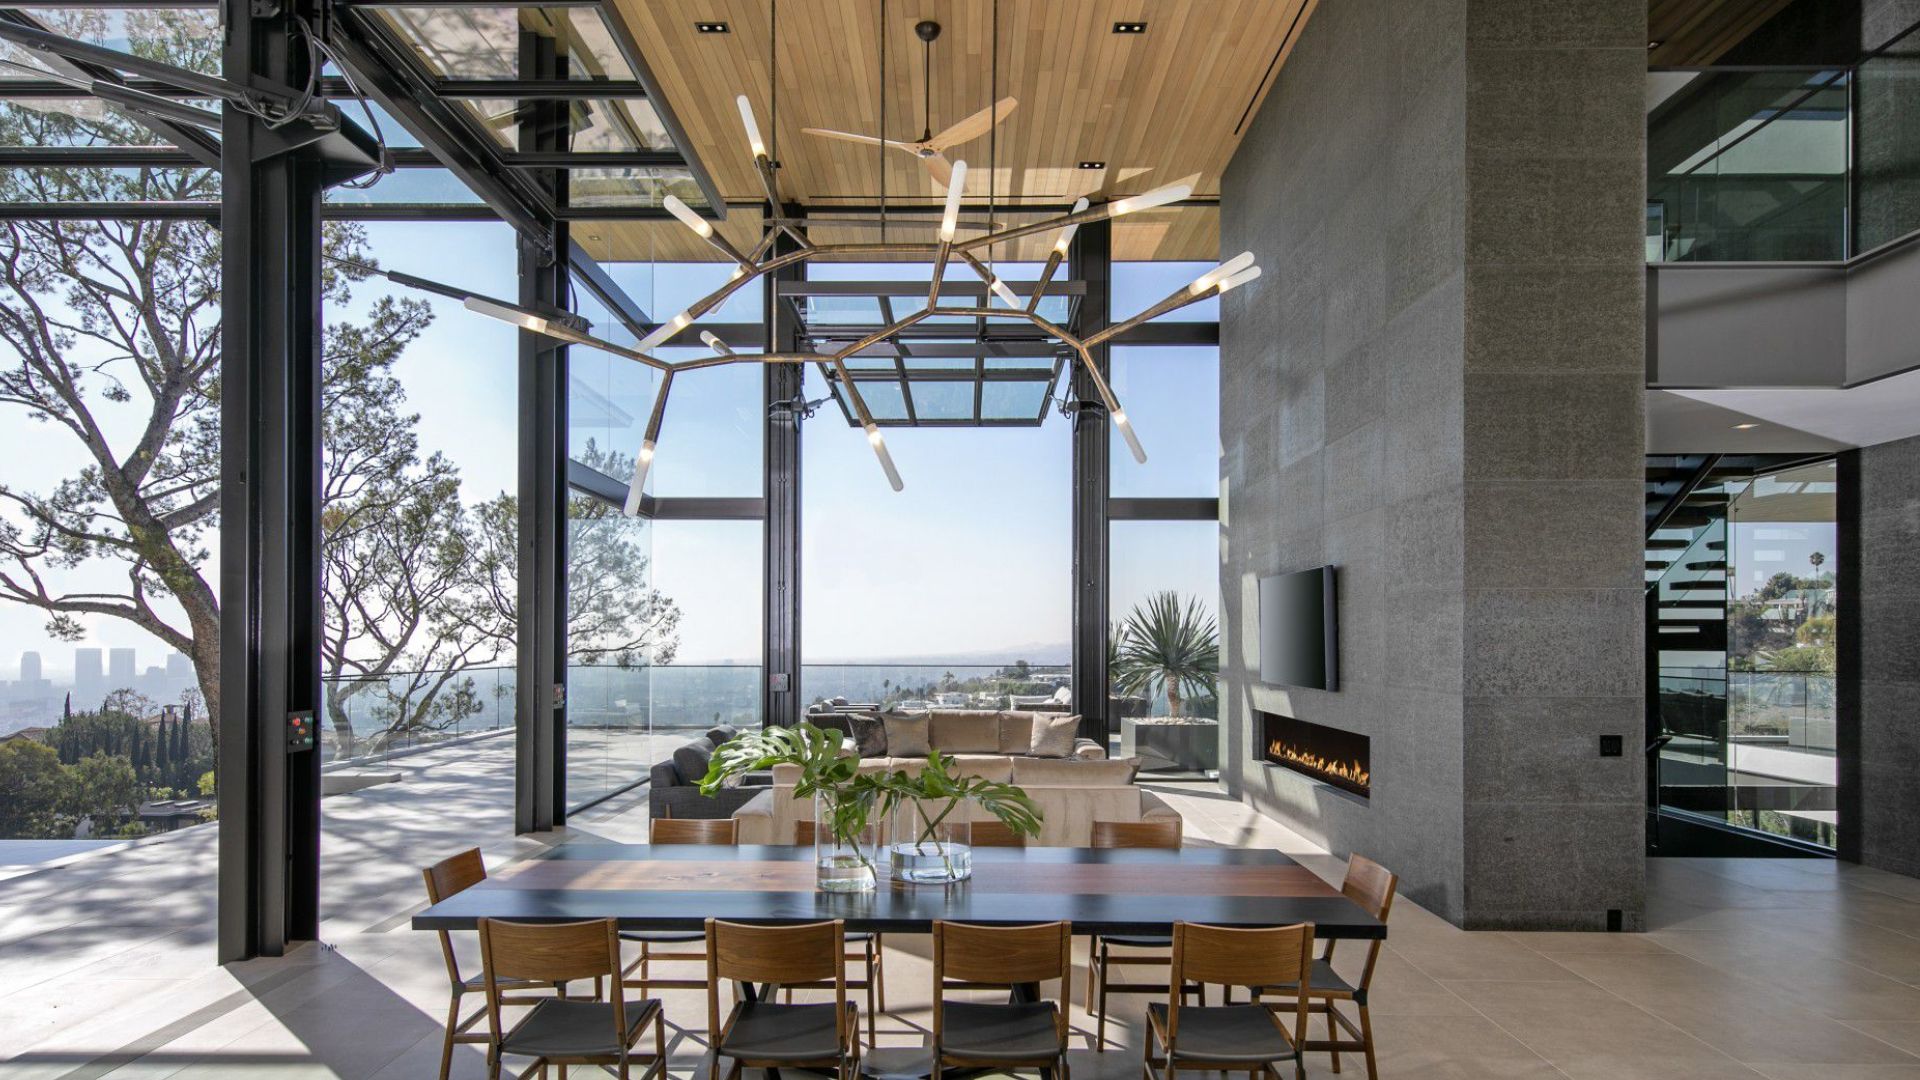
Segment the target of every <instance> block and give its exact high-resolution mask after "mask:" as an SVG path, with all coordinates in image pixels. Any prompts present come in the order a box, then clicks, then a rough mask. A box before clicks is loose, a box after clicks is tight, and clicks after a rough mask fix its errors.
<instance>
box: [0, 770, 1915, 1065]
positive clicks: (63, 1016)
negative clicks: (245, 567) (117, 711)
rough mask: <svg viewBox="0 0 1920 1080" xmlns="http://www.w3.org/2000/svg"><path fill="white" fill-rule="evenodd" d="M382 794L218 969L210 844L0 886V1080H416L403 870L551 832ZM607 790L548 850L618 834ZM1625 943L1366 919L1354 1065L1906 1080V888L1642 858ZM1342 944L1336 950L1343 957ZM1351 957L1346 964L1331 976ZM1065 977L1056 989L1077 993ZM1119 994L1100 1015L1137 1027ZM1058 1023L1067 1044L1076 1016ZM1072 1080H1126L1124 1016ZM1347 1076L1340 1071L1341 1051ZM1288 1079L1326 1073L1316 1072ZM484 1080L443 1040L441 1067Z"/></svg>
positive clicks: (1909, 992)
mask: <svg viewBox="0 0 1920 1080" xmlns="http://www.w3.org/2000/svg"><path fill="white" fill-rule="evenodd" d="M393 767H394V768H395V769H398V770H399V771H401V772H402V773H403V780H402V782H401V783H399V784H396V785H387V786H383V787H379V788H372V789H368V790H366V791H363V792H360V793H358V794H355V795H348V796H340V797H336V798H333V799H329V800H327V802H326V804H325V808H326V827H327V834H326V842H325V860H326V866H327V871H328V873H327V876H326V886H325V895H324V898H323V901H324V904H325V907H324V910H325V912H327V913H328V918H327V919H326V921H325V923H324V926H323V930H322V936H323V939H324V941H325V944H324V945H321V946H307V947H304V948H302V949H300V950H298V951H297V952H296V953H295V954H293V955H290V956H288V957H285V958H281V959H275V960H260V961H253V962H249V963H245V964H238V965H233V966H232V967H229V968H226V969H221V968H217V967H215V966H213V964H212V963H211V962H210V958H211V954H212V947H213V946H212V921H211V916H212V910H213V848H214V836H213V832H212V830H211V829H196V830H189V831H187V832H185V833H180V834H175V835H173V836H171V837H168V838H164V839H161V840H159V841H157V842H142V843H139V844H136V845H133V846H131V847H127V848H117V849H114V850H110V851H106V852H103V853H100V854H96V855H91V856H84V857H81V858H78V859H74V860H71V861H66V862H64V863H56V864H54V865H52V866H51V867H50V868H47V869H43V870H39V871H31V870H29V871H25V872H22V871H19V870H13V871H12V873H13V874H14V876H12V877H10V878H7V879H6V880H0V1078H6V1080H12V1078H27V1077H32V1078H41V1077H47V1078H52V1077H76V1078H77V1077H87V1078H92V1077H108V1076H110V1077H113V1078H115V1080H125V1078H135V1077H138V1078H142V1080H146V1078H159V1077H179V1078H188V1077H256V1076H258V1077H302V1078H304V1077H339V1078H359V1077H378V1078H382V1080H385V1078H399V1077H430V1076H432V1075H433V1074H434V1072H435V1069H436V1067H437V1064H438V1055H439V1039H440V1027H439V1025H440V1018H441V1016H442V1015H443V1011H444V1009H445V1002H446V998H445V976H444V973H443V970H442V968H441V964H440V958H439V954H438V951H437V948H436V946H435V944H434V941H433V939H432V937H431V936H429V935H426V934H416V933H414V932H412V931H410V930H409V929H408V928H407V925H406V921H407V917H408V916H409V915H410V914H411V913H412V911H413V910H415V908H416V907H418V906H419V903H420V898H419V888H420V884H419V876H418V871H417V869H416V868H417V867H418V866H419V865H420V864H422V863H424V862H428V861H431V860H432V859H434V858H437V857H439V856H440V855H442V854H445V853H447V852H450V851H453V850H456V849H458V848H459V847H461V846H464V845H466V844H468V843H471V842H473V840H474V839H475V838H478V839H479V840H480V841H481V843H482V846H483V848H484V849H485V851H486V854H487V857H488V859H489V861H490V862H491V863H492V864H494V865H496V866H497V865H499V864H501V863H503V862H505V861H507V860H509V859H513V858H517V857H522V856H524V855H526V854H529V853H532V852H534V851H537V850H539V849H540V847H541V845H542V844H544V843H552V842H555V841H562V840H564V839H566V838H567V837H566V836H558V837H541V838H518V839H516V838H513V837H512V836H511V835H510V828H509V822H508V810H507V806H506V804H507V802H508V801H510V794H509V793H508V786H507V785H508V780H509V771H508V770H509V763H508V761H507V760H505V754H504V753H495V752H492V751H490V750H486V749H475V748H452V749H448V750H444V751H435V752H433V753H429V754H423V755H418V756H416V757H413V758H405V759H399V760H397V761H395V762H394V765H393ZM1167 797H1168V798H1169V799H1170V801H1172V802H1173V803H1174V804H1175V805H1176V806H1178V807H1179V808H1180V810H1181V811H1182V813H1184V814H1185V815H1186V817H1187V821H1188V824H1189V828H1190V834H1191V835H1192V836H1193V837H1195V838H1196V839H1200V840H1205V841H1211V842H1216V843H1237V844H1259V845H1265V846H1272V847H1278V848H1280V849H1282V850H1284V851H1286V852H1288V853H1289V854H1291V855H1294V856H1295V857H1296V858H1299V859H1300V860H1301V861H1302V862H1304V863H1305V864H1306V865H1308V866H1310V867H1312V868H1313V869H1315V870H1316V871H1318V872H1320V873H1321V874H1323V875H1325V876H1328V877H1334V876H1336V875H1337V874H1338V872H1339V864H1338V862H1337V861H1336V860H1334V859H1332V858H1330V857H1329V856H1327V855H1326V854H1325V853H1324V852H1321V851H1319V850H1318V849H1316V848H1314V847H1312V846H1311V845H1309V844H1307V843H1306V842H1305V841H1303V840H1302V839H1301V838H1300V837H1298V836H1296V835H1294V834H1293V833H1291V832H1289V831H1287V830H1285V829H1283V828H1281V827H1279V826H1277V825H1275V824H1274V823H1272V822H1270V821H1267V820H1265V819H1263V818H1261V817H1259V816H1258V815H1255V814H1253V813H1251V812H1249V811H1248V810H1246V809H1245V808H1244V807H1242V806H1241V805H1239V804H1238V803H1235V802H1233V801H1231V800H1228V799H1226V798H1224V797H1223V796H1220V795H1218V794H1216V793H1214V792H1212V791H1210V790H1207V789H1203V788H1197V787H1191V786H1186V785H1180V786H1174V787H1170V788H1168V789H1167ZM644 828H645V804H644V799H642V798H639V797H627V798H623V799H620V800H616V801H615V802H614V803H612V804H609V805H606V806H603V807H600V808H598V809H596V810H594V811H592V812H589V813H587V814H585V815H583V816H582V818H581V819H577V820H576V821H575V823H574V828H573V829H571V830H570V831H569V834H568V835H573V836H588V837H594V838H604V839H613V840H636V839H640V838H642V836H643V834H644ZM1648 891H1649V896H1650V911H1649V918H1648V923H1649V925H1650V926H1651V927H1652V928H1653V929H1652V930H1651V931H1650V932H1648V933H1646V934H1638V935H1579V934H1502V933H1465V932H1462V931H1459V930H1456V929H1454V928H1453V927H1451V926H1449V925H1447V924H1446V923H1444V922H1442V921H1441V920H1439V919H1437V918H1435V917H1433V916H1431V915H1429V914H1427V913H1426V912H1424V911H1421V910H1420V909H1418V908H1417V907H1415V906H1413V905H1411V904H1408V903H1404V902H1403V903H1401V904H1400V905H1399V906H1397V908H1396V910H1395V911H1394V917H1393V922H1392V939H1391V943H1390V944H1389V946H1388V948H1387V950H1386V952H1385V954H1384V955H1383V957H1382V959H1381V963H1380V968H1379V972H1378V975H1377V978H1376V990H1375V994H1376V998H1375V1000H1376V1007H1375V1014H1374V1015H1375V1026H1376V1028H1377V1031H1378V1035H1379V1040H1380V1071H1381V1074H1382V1075H1384V1076H1386V1077H1392V1078H1409V1080H1411V1078H1436V1080H1451V1078H1461V1080H1466V1078H1473V1080H1532V1078H1551V1080H1589V1078H1591V1080H1600V1078H1607V1080H1655V1078H1658V1080H1762V1078H1769V1080H1782V1078H1787V1077H1793V1078H1796V1080H1799V1078H1807V1077H1813V1078H1830V1080H1909V1078H1910V1080H1920V881H1916V880H1913V879H1908V878H1901V877H1897V876H1893V875H1888V874H1882V873H1879V872H1876V871H1871V870H1863V869H1860V868H1858V867H1848V866H1840V865H1837V864H1833V863H1828V862H1815V861H1779V862H1762V861H1753V860H1722V861H1713V860H1655V861H1653V862H1652V863H1651V864H1650V866H1649V890H1648ZM888 945H889V949H888V958H887V962H888V983H889V989H890V991H891V994H890V1001H889V1004H890V1005H892V1006H893V1012H892V1013H890V1014H888V1015H886V1016H885V1017H883V1019H882V1022H881V1042H882V1044H897V1045H910V1044H912V1043H914V1042H917V1040H918V1038H919V1035H920V1031H921V1029H922V1027H923V1025H924V1024H925V1023H926V1019H927V1011H926V1002H927V986H926V984H927V982H928V979H929V977H930V976H929V970H928V963H927V955H926V952H927V950H926V946H925V942H924V941H923V940H920V939H914V938H892V939H889V941H888ZM1357 953H1358V951H1357V950H1356V951H1355V955H1357ZM1349 959H1351V957H1350V958H1349ZM1081 985H1082V984H1081V982H1080V981H1079V980H1076V982H1075V987H1074V993H1075V994H1076V995H1077V994H1078V993H1079V992H1080V987H1081ZM1144 1005H1145V1002H1144V1000H1143V999H1132V1000H1129V999H1125V998H1122V999H1120V1004H1119V1007H1118V1009H1117V1010H1116V1012H1117V1013H1118V1014H1120V1015H1124V1016H1126V1017H1128V1018H1130V1019H1131V1018H1137V1017H1138V1015H1139V1013H1140V1011H1141V1010H1142V1009H1143V1008H1144ZM704 1009H705V1005H704V1000H703V995H701V994H699V993H696V992H670V993H669V994H668V998H667V1014H668V1017H669V1019H670V1020H673V1021H676V1022H678V1023H682V1024H692V1025H693V1026H694V1030H691V1031H688V1030H680V1031H678V1032H677V1033H676V1034H675V1038H674V1062H673V1070H672V1071H673V1073H674V1074H675V1076H677V1077H690V1076H692V1075H694V1074H695V1073H696V1072H699V1071H702V1070H700V1069H699V1068H698V1067H699V1065H700V1063H701V1059H702V1050H703V1047H702V1045H701V1044H700V1041H699V1034H700V1033H699V1030H698V1029H699V1027H700V1026H702V1025H703V1024H704ZM1073 1020H1074V1023H1075V1026H1076V1029H1077V1030H1078V1031H1079V1032H1081V1033H1082V1034H1081V1035H1080V1036H1077V1037H1076V1040H1075V1045H1076V1047H1084V1046H1086V1045H1087V1037H1088V1036H1089V1035H1090V1033H1091V1030H1092V1028H1091V1024H1090V1023H1089V1022H1088V1020H1089V1018H1088V1017H1087V1016H1086V1015H1085V1013H1084V1012H1083V1011H1081V1010H1080V1008H1079V1007H1078V1006H1076V1007H1075V1010H1074V1015H1073ZM1109 1032H1110V1034H1116V1035H1117V1037H1118V1039H1119V1041H1120V1043H1121V1045H1120V1046H1118V1047H1116V1048H1114V1049H1112V1050H1109V1051H1108V1052H1106V1053H1104V1054H1097V1053H1095V1052H1094V1051H1092V1050H1091V1049H1076V1051H1075V1057H1074V1061H1073V1066H1074V1069H1075V1071H1076V1075H1078V1076H1080V1077H1082V1080H1087V1078H1091V1077H1095V1076H1103V1077H1104V1076H1111V1077H1129V1078H1130V1077H1135V1076H1138V1075H1139V1073H1138V1071H1137V1070H1138V1061H1139V1058H1138V1044H1137V1040H1138V1034H1139V1029H1138V1025H1137V1023H1129V1024H1127V1025H1125V1026H1123V1027H1121V1028H1120V1029H1119V1030H1118V1031H1117V1032H1116V1031H1115V1029H1113V1028H1111V1027H1110V1028H1109ZM1343 1064H1344V1066H1345V1072H1346V1074H1348V1075H1364V1070H1363V1069H1361V1068H1360V1067H1359V1063H1358V1062H1357V1061H1355V1060H1353V1059H1347V1060H1346V1061H1345V1062H1344V1063H1343ZM1308 1068H1309V1072H1310V1073H1311V1074H1313V1075H1316V1076H1325V1075H1329V1073H1330V1069H1329V1063H1328V1061H1327V1059H1326V1057H1325V1056H1323V1055H1316V1056H1314V1057H1312V1058H1310V1059H1309V1062H1308ZM483 1073H484V1069H483V1060H482V1056H481V1054H480V1052H479V1050H478V1049H475V1048H472V1047H463V1048H461V1050H460V1053H459V1055H458V1056H457V1058H456V1066H455V1075H456V1076H460V1077H477V1076H481V1075H483Z"/></svg>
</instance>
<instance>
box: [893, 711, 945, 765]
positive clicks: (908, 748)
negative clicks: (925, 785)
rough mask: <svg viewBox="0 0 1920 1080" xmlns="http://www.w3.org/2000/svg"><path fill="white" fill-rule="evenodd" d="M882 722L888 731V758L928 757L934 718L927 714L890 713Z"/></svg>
mask: <svg viewBox="0 0 1920 1080" xmlns="http://www.w3.org/2000/svg"><path fill="white" fill-rule="evenodd" d="M881 722H882V723H883V724H884V725H885V727H886V730H887V756H888V757H926V756H927V752H928V750H929V749H930V747H929V745H928V742H927V736H928V735H929V733H930V732H931V729H932V727H933V718H932V717H931V716H929V715H927V714H926V713H888V714H886V716H885V717H883V718H882V720H881Z"/></svg>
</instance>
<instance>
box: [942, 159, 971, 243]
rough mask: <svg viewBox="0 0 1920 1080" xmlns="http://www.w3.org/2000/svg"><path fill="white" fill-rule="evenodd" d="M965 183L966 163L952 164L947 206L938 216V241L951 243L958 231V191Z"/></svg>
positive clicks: (948, 183) (957, 162) (948, 182)
mask: <svg viewBox="0 0 1920 1080" xmlns="http://www.w3.org/2000/svg"><path fill="white" fill-rule="evenodd" d="M966 183H967V163H966V162H964V161H956V162H954V163H953V176H952V178H950V179H949V180H948V181H947V205H946V209H945V210H944V211H943V212H942V213H941V215H940V240H941V242H942V243H952V242H953V237H954V234H955V233H957V232H959V231H960V190H961V189H962V188H963V187H965V186H966Z"/></svg>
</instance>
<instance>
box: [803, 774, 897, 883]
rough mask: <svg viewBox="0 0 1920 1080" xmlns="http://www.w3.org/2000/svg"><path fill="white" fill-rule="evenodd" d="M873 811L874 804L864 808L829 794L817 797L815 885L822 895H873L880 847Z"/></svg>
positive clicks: (815, 815) (814, 836)
mask: <svg viewBox="0 0 1920 1080" xmlns="http://www.w3.org/2000/svg"><path fill="white" fill-rule="evenodd" d="M843 800H844V801H843ZM871 811H872V803H871V800H867V801H866V805H864V806H862V805H858V804H856V803H855V802H853V801H852V798H851V797H850V796H845V795H843V794H840V793H837V792H826V791H823V792H820V793H818V794H816V795H815V796H814V797H813V869H814V879H815V881H814V883H815V885H816V886H817V887H818V888H819V889H820V891H821V892H872V891H873V888H874V878H875V875H874V871H873V863H874V853H875V852H876V851H877V850H878V849H879V846H880V845H879V838H878V830H877V828H876V827H875V825H874V824H873V822H872V821H871V820H870V817H871Z"/></svg>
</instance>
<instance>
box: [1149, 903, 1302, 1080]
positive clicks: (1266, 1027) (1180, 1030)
mask: <svg viewBox="0 0 1920 1080" xmlns="http://www.w3.org/2000/svg"><path fill="white" fill-rule="evenodd" d="M1312 969H1313V924H1312V923H1296V924H1294V925H1292V926H1276V927H1269V928H1264V929H1257V930H1238V929H1233V928H1231V927H1225V926H1204V925H1201V924H1199V923H1175V924H1174V925H1173V967H1172V972H1171V975H1172V979H1173V985H1175V986H1181V987H1184V986H1186V985H1188V984H1190V983H1191V984H1193V985H1196V986H1205V985H1206V984H1208V983H1219V984H1220V986H1221V987H1222V991H1221V1000H1222V1001H1226V1000H1228V999H1229V997H1230V994H1229V993H1228V991H1230V990H1231V989H1232V988H1233V987H1235V986H1244V987H1247V988H1249V989H1252V988H1254V987H1261V986H1275V985H1281V984H1285V985H1293V986H1297V987H1299V988H1300V989H1301V990H1302V991H1303V992H1308V991H1310V990H1311V987H1312V985H1313V983H1312ZM1184 997H1186V995H1185V994H1184V993H1178V994H1176V993H1168V995H1167V1000H1166V1003H1165V1004H1161V1003H1160V1002H1157V1001H1156V1002H1154V1003H1153V1004H1151V1005H1149V1006H1147V1032H1146V1036H1145V1038H1144V1039H1143V1040H1142V1043H1143V1045H1142V1048H1141V1054H1142V1057H1141V1066H1142V1068H1143V1069H1144V1070H1145V1072H1146V1073H1147V1075H1148V1076H1152V1075H1153V1071H1154V1069H1155V1068H1156V1067H1157V1068H1161V1069H1163V1070H1164V1073H1163V1075H1164V1077H1165V1080H1173V1078H1174V1073H1175V1072H1176V1071H1178V1070H1180V1069H1202V1070H1207V1071H1213V1070H1224V1071H1238V1070H1240V1069H1245V1070H1247V1073H1248V1075H1249V1076H1252V1075H1254V1074H1255V1073H1266V1074H1267V1075H1269V1076H1272V1077H1275V1078H1276V1080H1277V1077H1278V1074H1279V1070H1278V1069H1277V1068H1275V1066H1276V1065H1277V1064H1279V1063H1280V1062H1283V1061H1291V1062H1293V1075H1294V1078H1295V1080H1303V1078H1304V1077H1305V1076H1306V1075H1307V1069H1306V1063H1305V1061H1304V1060H1303V1058H1302V1055H1301V1045H1300V1043H1301V1039H1303V1038H1304V1037H1305V1036H1306V1033H1307V999H1306V998H1305V997H1304V996H1302V997H1301V998H1300V1000H1299V1004H1298V1005H1296V1006H1295V1007H1294V1009H1293V1016H1294V1022H1293V1030H1292V1031H1288V1030H1287V1026H1286V1025H1285V1024H1284V1023H1282V1022H1281V1019H1280V1018H1281V1016H1282V1015H1283V1014H1282V1013H1281V1012H1280V1011H1278V1010H1275V1009H1273V1008H1271V1007H1269V1006H1267V1005H1263V1004H1261V1003H1259V1002H1258V1001H1253V1002H1250V1003H1248V1004H1245V1005H1188V1004H1186V1003H1185V1002H1184V1001H1182V999H1183V998H1184ZM1156 1044H1157V1045H1158V1046H1160V1047H1161V1048H1162V1050H1163V1051H1164V1053H1163V1054H1162V1055H1161V1056H1158V1057H1156V1056H1155V1055H1154V1047H1155V1045H1156Z"/></svg>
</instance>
